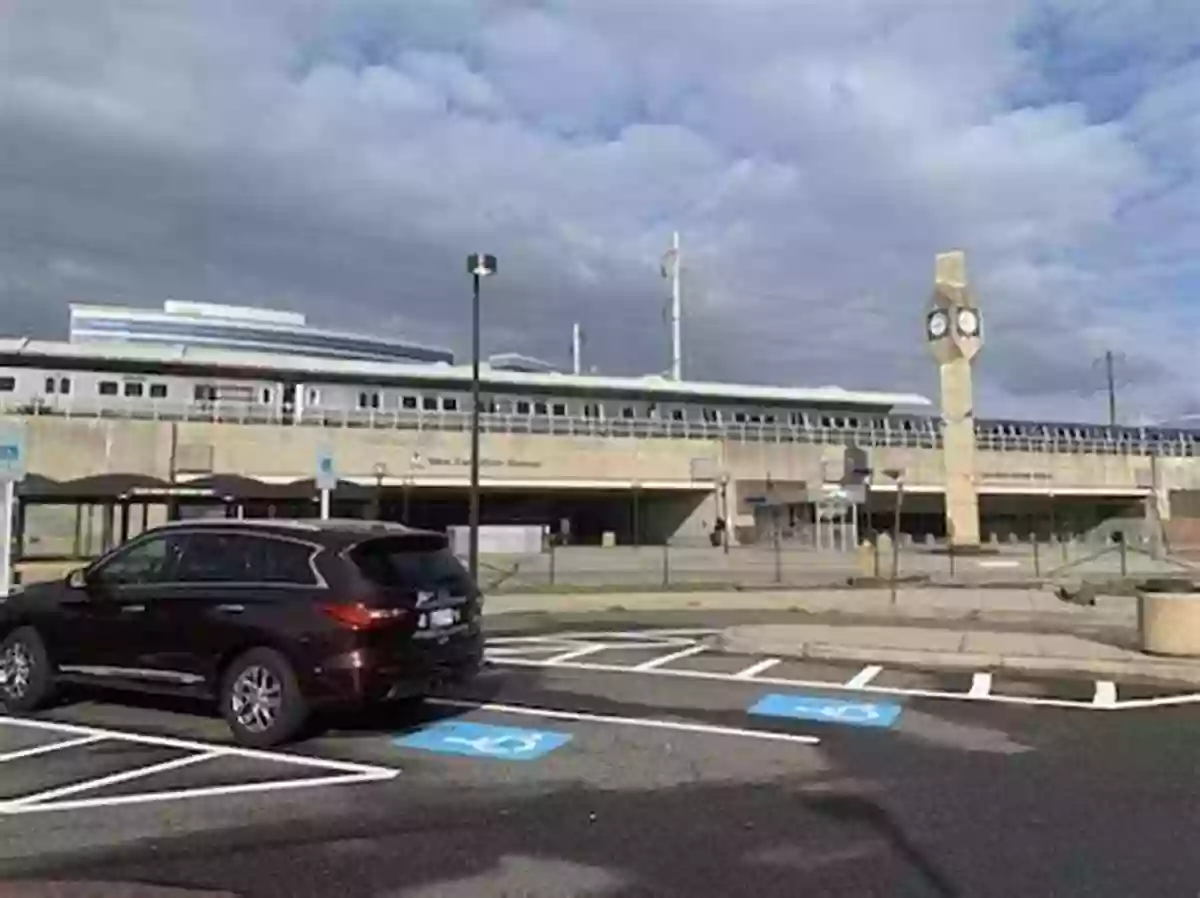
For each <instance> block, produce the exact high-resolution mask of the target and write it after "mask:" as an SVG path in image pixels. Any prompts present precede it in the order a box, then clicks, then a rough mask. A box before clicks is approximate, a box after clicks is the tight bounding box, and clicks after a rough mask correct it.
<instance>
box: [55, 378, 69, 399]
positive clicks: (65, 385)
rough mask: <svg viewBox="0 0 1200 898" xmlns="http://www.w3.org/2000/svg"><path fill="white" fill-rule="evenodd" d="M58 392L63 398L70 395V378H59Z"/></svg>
mask: <svg viewBox="0 0 1200 898" xmlns="http://www.w3.org/2000/svg"><path fill="white" fill-rule="evenodd" d="M58 392H59V393H61V394H62V395H63V396H70V395H71V378H69V377H60V378H59V379H58Z"/></svg>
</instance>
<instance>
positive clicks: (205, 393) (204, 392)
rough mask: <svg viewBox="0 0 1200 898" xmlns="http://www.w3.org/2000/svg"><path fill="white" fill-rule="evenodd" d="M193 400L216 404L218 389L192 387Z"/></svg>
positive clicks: (209, 386)
mask: <svg viewBox="0 0 1200 898" xmlns="http://www.w3.org/2000/svg"><path fill="white" fill-rule="evenodd" d="M116 386H117V385H116V384H113V388H114V389H113V391H112V392H113V393H114V394H115V393H116V389H115V388H116ZM100 392H101V393H103V392H104V384H100ZM192 398H193V399H194V400H196V402H215V401H216V398H217V388H216V387H214V386H212V385H211V384H196V386H194V387H192Z"/></svg>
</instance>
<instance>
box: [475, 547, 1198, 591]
mask: <svg viewBox="0 0 1200 898" xmlns="http://www.w3.org/2000/svg"><path fill="white" fill-rule="evenodd" d="M1198 570H1200V565H1196V564H1194V563H1192V562H1189V561H1186V560H1183V559H1180V558H1177V557H1174V556H1171V555H1168V554H1166V553H1164V552H1162V551H1156V550H1155V549H1154V548H1152V547H1150V546H1146V545H1136V544H1128V543H1126V542H1102V543H1097V542H1087V541H1057V540H1050V541H1046V540H1041V541H1038V540H1033V539H1026V540H1016V539H1013V540H1010V541H1008V542H1006V543H994V544H989V545H984V546H982V547H980V548H979V549H978V550H975V551H972V552H970V553H966V552H963V551H961V550H955V549H954V548H953V547H952V546H949V545H947V544H945V543H940V542H935V541H928V542H914V541H911V540H908V539H905V538H903V537H902V538H901V540H900V541H899V543H898V544H897V545H895V546H893V544H892V541H891V539H890V538H889V537H887V536H886V535H880V536H878V537H875V536H868V538H866V539H865V540H864V541H863V542H862V543H861V544H860V545H859V547H858V548H857V549H853V550H850V551H827V550H820V549H814V548H811V547H799V546H795V545H792V544H789V543H787V542H783V541H780V542H777V543H774V544H768V545H753V546H731V547H729V548H728V550H726V549H724V548H723V547H721V546H716V547H708V546H704V547H700V546H694V545H689V546H673V545H660V546H638V547H632V546H624V547H598V546H596V547H593V546H567V547H563V546H557V547H556V546H548V547H547V548H546V549H545V550H544V551H543V552H541V553H539V554H536V555H527V556H520V557H517V556H499V555H492V556H484V557H483V558H481V562H480V579H481V581H482V585H483V586H484V588H485V589H487V590H489V591H491V592H522V591H538V590H544V589H552V590H554V591H564V592H567V591H571V590H572V589H575V590H586V591H597V592H598V591H604V590H608V589H611V590H637V589H647V590H651V589H672V588H675V589H704V588H712V589H730V588H746V589H754V588H758V589H763V588H772V587H778V588H786V587H818V586H830V587H836V586H847V585H857V584H862V585H866V584H871V583H874V584H877V585H879V584H886V583H888V582H891V581H893V580H895V581H897V582H901V583H905V584H909V585H915V584H919V583H930V584H938V585H960V586H1001V585H1012V586H1023V585H1028V586H1035V585H1038V584H1042V583H1046V582H1051V581H1071V580H1097V581H1112V580H1118V579H1127V578H1131V579H1136V578H1150V577H1181V576H1192V575H1193V574H1195V573H1196V572H1197V571H1198Z"/></svg>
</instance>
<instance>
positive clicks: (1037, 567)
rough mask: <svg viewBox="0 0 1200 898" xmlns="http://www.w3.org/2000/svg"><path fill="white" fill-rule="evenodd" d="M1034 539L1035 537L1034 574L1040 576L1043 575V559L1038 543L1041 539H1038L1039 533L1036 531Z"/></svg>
mask: <svg viewBox="0 0 1200 898" xmlns="http://www.w3.org/2000/svg"><path fill="white" fill-rule="evenodd" d="M1032 539H1033V576H1035V577H1040V576H1042V559H1041V554H1040V553H1039V551H1038V543H1039V542H1040V540H1039V539H1038V534H1037V532H1036V531H1035V532H1034V533H1033V535H1032Z"/></svg>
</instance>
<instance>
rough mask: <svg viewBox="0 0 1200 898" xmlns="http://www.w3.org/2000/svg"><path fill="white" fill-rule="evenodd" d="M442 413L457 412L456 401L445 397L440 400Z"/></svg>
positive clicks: (450, 397)
mask: <svg viewBox="0 0 1200 898" xmlns="http://www.w3.org/2000/svg"><path fill="white" fill-rule="evenodd" d="M442 411H444V412H456V411H458V400H457V399H455V398H454V397H453V396H447V397H446V398H445V399H443V400H442Z"/></svg>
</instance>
